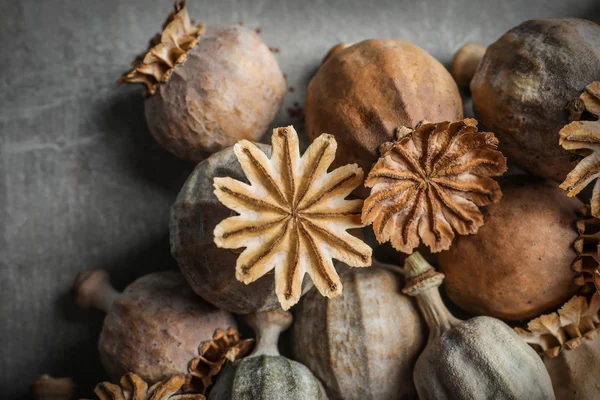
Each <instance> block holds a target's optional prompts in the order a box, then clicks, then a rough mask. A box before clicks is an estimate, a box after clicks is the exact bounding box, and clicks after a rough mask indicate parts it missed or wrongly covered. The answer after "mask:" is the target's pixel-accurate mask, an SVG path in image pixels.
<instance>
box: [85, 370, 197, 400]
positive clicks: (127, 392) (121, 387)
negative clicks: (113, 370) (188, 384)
mask: <svg viewBox="0 0 600 400" xmlns="http://www.w3.org/2000/svg"><path fill="white" fill-rule="evenodd" d="M184 383H185V377H184V376H181V375H176V376H171V377H169V378H166V379H164V380H162V381H159V382H156V383H155V384H151V383H149V382H146V381H144V380H143V379H142V378H140V377H139V376H137V375H136V374H132V373H128V374H125V375H123V377H122V378H121V379H120V381H119V384H118V385H116V384H114V383H110V382H102V383H99V384H98V385H97V386H96V389H94V392H95V393H96V396H98V400H206V397H204V396H203V395H202V394H192V393H184V392H183V385H184Z"/></svg>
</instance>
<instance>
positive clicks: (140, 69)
mask: <svg viewBox="0 0 600 400" xmlns="http://www.w3.org/2000/svg"><path fill="white" fill-rule="evenodd" d="M120 82H122V83H141V84H143V85H144V86H145V94H146V96H145V101H144V106H145V110H146V120H147V122H148V127H149V128H150V132H151V133H152V135H153V136H154V138H155V139H156V141H157V142H158V143H159V144H160V145H161V146H163V147H164V148H165V149H167V150H169V151H170V152H171V153H173V154H175V155H176V156H178V157H180V158H183V159H185V160H188V161H192V162H199V161H201V160H202V159H204V158H206V157H207V156H208V155H210V154H212V153H214V152H217V151H219V150H221V149H223V148H225V147H228V146H231V145H233V144H234V143H235V142H237V141H238V140H240V139H249V140H259V139H260V138H261V136H262V135H263V134H264V133H265V132H266V130H267V128H268V127H269V125H270V124H271V122H272V121H273V119H274V118H275V115H276V114H277V112H278V110H279V108H280V107H281V103H282V101H283V97H284V95H285V92H286V89H287V85H286V81H285V78H284V76H283V73H282V72H281V69H280V68H279V65H278V64H277V60H276V59H275V57H274V56H273V54H272V53H271V51H270V50H269V48H268V47H267V45H266V44H265V43H264V42H263V40H262V39H261V38H260V36H259V35H258V34H257V33H256V32H255V31H254V30H252V29H249V28H246V27H244V26H241V25H233V26H211V27H208V28H206V29H205V28H204V25H203V24H200V25H194V24H192V23H191V21H190V18H189V16H188V13H187V9H186V7H185V1H177V2H176V3H175V12H173V13H172V14H171V15H170V16H169V17H168V19H167V21H166V22H165V25H164V27H163V32H162V34H160V35H157V37H156V38H155V39H153V41H152V42H151V45H150V48H149V49H148V52H147V53H146V54H145V55H143V56H140V57H138V59H136V61H134V64H133V69H132V70H131V71H130V72H128V73H127V74H125V75H124V76H123V77H122V78H121V81H120Z"/></svg>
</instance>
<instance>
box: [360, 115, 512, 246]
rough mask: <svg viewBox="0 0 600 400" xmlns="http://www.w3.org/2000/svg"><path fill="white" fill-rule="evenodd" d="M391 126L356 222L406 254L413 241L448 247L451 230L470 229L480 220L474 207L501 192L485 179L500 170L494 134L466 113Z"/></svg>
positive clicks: (502, 167) (503, 164) (470, 231)
mask: <svg viewBox="0 0 600 400" xmlns="http://www.w3.org/2000/svg"><path fill="white" fill-rule="evenodd" d="M398 132H399V140H398V141H397V142H395V143H393V144H392V145H384V146H382V150H383V151H385V153H384V154H382V157H381V158H380V159H379V161H377V163H376V164H375V166H374V167H373V169H372V170H371V172H370V173H369V176H368V177H367V181H366V182H365V186H367V187H371V188H372V190H371V195H370V196H369V197H368V198H367V199H366V200H365V204H364V207H363V214H362V221H363V223H365V224H370V223H372V224H373V229H374V230H375V236H376V237H377V240H378V241H379V242H380V243H383V242H387V241H390V242H391V243H392V246H394V248H395V249H396V250H399V251H402V252H404V253H407V254H408V253H411V252H412V251H413V249H414V248H415V247H417V246H418V245H419V243H420V242H421V241H423V243H425V244H426V245H427V246H429V247H430V248H431V250H432V251H433V252H439V251H441V250H446V249H448V248H449V247H450V244H451V242H452V239H453V238H454V232H455V231H456V232H458V233H459V234H461V235H467V234H473V233H476V232H477V230H478V229H479V227H480V226H481V225H482V224H483V216H482V215H481V212H480V211H479V208H478V207H482V206H486V205H488V204H490V203H494V202H497V201H498V200H499V199H500V198H501V197H502V192H501V191H500V186H499V185H498V183H497V182H496V181H494V180H493V179H491V178H490V177H491V176H498V175H501V174H503V173H504V172H505V171H506V158H504V156H502V153H500V152H499V151H497V150H496V148H497V146H498V140H497V139H496V137H495V136H494V134H492V133H488V132H477V121H475V120H474V119H464V120H462V121H458V122H440V123H437V124H430V123H423V124H421V125H420V126H418V127H417V128H416V129H415V130H414V131H412V132H411V133H409V132H407V128H402V129H399V131H398ZM386 150H387V151H386Z"/></svg>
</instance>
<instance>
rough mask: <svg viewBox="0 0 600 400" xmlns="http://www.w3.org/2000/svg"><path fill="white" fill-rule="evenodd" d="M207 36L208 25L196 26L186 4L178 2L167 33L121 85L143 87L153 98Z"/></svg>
mask: <svg viewBox="0 0 600 400" xmlns="http://www.w3.org/2000/svg"><path fill="white" fill-rule="evenodd" d="M203 33H204V25H203V24H199V25H193V24H192V23H191V21H190V16H189V14H188V12H187V8H186V7H185V0H181V1H176V2H175V11H174V12H172V13H171V14H169V16H168V17H167V20H166V21H165V23H164V24H163V32H162V34H160V35H156V36H155V37H154V38H152V40H150V46H149V49H148V51H147V52H146V53H144V54H142V55H140V56H138V57H137V58H136V59H135V60H134V61H133V65H132V69H131V71H129V72H127V73H125V74H124V75H123V76H122V77H121V79H120V80H119V82H118V83H119V84H121V83H141V84H143V85H144V86H145V94H146V95H153V94H154V93H155V92H156V89H157V88H158V85H159V84H160V83H161V82H166V81H167V80H168V79H169V77H170V76H171V72H172V71H173V68H174V67H175V66H176V65H178V64H181V63H182V62H184V61H185V59H186V58H187V54H188V51H190V49H192V48H193V47H194V46H195V45H196V44H197V43H198V38H199V37H200V35H202V34H203Z"/></svg>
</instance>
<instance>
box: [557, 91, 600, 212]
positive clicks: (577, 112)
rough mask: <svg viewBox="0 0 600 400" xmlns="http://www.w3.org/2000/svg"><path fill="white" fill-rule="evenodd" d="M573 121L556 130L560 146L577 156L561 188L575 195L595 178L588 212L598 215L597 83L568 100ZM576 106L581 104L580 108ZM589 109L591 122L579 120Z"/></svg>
mask: <svg viewBox="0 0 600 400" xmlns="http://www.w3.org/2000/svg"><path fill="white" fill-rule="evenodd" d="M571 105H572V115H571V119H572V120H574V121H573V122H571V123H570V124H568V125H566V126H565V127H564V128H562V129H561V130H560V132H559V136H560V139H559V143H560V145H561V146H562V147H563V148H564V149H565V150H568V151H570V152H573V153H575V154H577V155H579V156H580V161H579V162H578V163H577V165H576V166H575V168H574V169H573V171H571V172H569V175H567V178H566V179H565V181H564V182H563V183H562V184H561V185H560V188H561V189H563V190H565V191H566V192H567V194H568V195H569V197H573V196H576V195H578V194H579V193H580V192H581V191H582V190H583V189H584V188H585V187H586V186H587V185H588V184H590V183H591V182H592V181H596V182H595V184H594V191H593V193H592V200H591V212H592V215H593V216H594V217H597V218H598V217H600V180H598V177H600V120H598V118H599V117H600V82H599V81H596V82H593V83H591V84H589V85H588V86H586V88H585V90H584V92H583V93H582V94H581V96H580V97H578V98H577V99H575V101H573V102H572V103H571ZM579 105H582V107H580V106H579ZM586 111H587V112H588V113H589V114H590V115H592V116H593V118H594V119H595V120H594V121H580V120H579V119H580V118H581V116H582V114H583V112H586Z"/></svg>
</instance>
